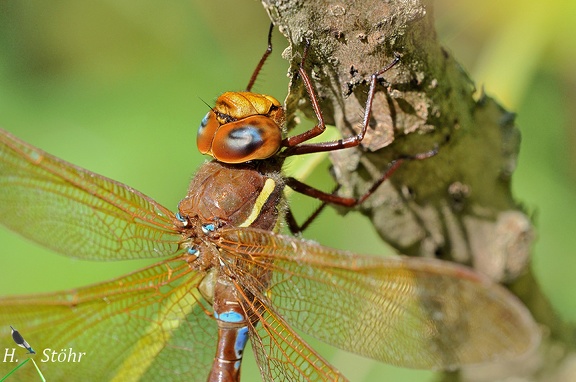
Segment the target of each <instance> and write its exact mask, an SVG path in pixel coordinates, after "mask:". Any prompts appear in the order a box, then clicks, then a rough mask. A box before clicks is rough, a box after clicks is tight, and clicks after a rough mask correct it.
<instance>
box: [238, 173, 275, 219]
mask: <svg viewBox="0 0 576 382" xmlns="http://www.w3.org/2000/svg"><path fill="white" fill-rule="evenodd" d="M275 187H276V183H275V182H274V181H273V180H272V179H271V178H268V179H266V181H265V182H264V187H262V191H261V192H260V195H258V197H257V198H256V201H255V202H254V207H252V212H251V213H250V216H248V218H246V220H244V222H242V224H240V225H239V227H250V226H251V225H252V223H254V220H256V219H257V218H258V216H260V211H262V207H263V206H264V204H265V203H266V202H267V201H268V198H269V197H270V195H272V193H273V192H274V188H275Z"/></svg>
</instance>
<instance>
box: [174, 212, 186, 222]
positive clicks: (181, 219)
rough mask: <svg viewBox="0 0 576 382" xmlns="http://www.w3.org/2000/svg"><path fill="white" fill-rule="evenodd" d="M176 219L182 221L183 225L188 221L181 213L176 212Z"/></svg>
mask: <svg viewBox="0 0 576 382" xmlns="http://www.w3.org/2000/svg"><path fill="white" fill-rule="evenodd" d="M176 219H178V220H180V221H181V222H182V223H185V222H186V219H184V218H183V217H182V215H180V212H176Z"/></svg>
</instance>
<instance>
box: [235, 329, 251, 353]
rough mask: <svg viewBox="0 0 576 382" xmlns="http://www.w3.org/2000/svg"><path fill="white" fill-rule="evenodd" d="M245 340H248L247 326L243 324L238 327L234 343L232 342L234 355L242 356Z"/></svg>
mask: <svg viewBox="0 0 576 382" xmlns="http://www.w3.org/2000/svg"><path fill="white" fill-rule="evenodd" d="M247 342H248V327H247V326H243V327H241V328H240V329H238V335H237V337H236V343H234V352H235V353H236V357H238V358H242V353H243V352H244V348H245V347H246V343H247Z"/></svg>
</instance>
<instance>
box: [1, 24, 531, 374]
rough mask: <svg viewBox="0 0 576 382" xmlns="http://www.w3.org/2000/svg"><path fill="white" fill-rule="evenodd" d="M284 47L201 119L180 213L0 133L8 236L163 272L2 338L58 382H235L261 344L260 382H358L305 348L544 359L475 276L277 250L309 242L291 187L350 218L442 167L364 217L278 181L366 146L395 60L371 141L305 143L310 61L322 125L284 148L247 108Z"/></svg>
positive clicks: (500, 296)
mask: <svg viewBox="0 0 576 382" xmlns="http://www.w3.org/2000/svg"><path fill="white" fill-rule="evenodd" d="M271 33H272V27H271V28H270V32H269V35H268V48H267V50H266V53H265V54H264V56H263V57H262V59H261V60H260V62H259V63H258V66H257V68H256V70H255V71H254V74H253V75H252V77H251V79H250V82H249V84H248V87H247V90H246V91H245V92H227V93H224V94H223V95H221V96H220V97H219V98H218V99H217V101H216V104H215V106H214V107H213V108H211V109H210V111H209V112H208V113H207V114H206V116H205V117H204V118H203V119H202V121H201V123H200V127H199V130H198V140H197V142H198V149H199V150H200V152H201V153H203V154H208V155H211V156H212V157H213V158H214V159H213V160H212V161H210V162H207V163H205V164H203V165H202V166H201V167H200V168H199V169H198V170H197V172H196V174H195V176H194V177H193V179H192V181H191V183H190V186H189V188H188V191H187V194H186V195H185V196H184V198H183V199H182V200H181V201H180V203H179V204H178V207H177V211H175V212H173V211H172V210H170V209H169V208H166V207H164V206H162V205H160V204H159V203H157V202H156V201H154V200H153V199H152V198H150V197H148V196H146V195H144V194H142V193H141V192H139V191H137V190H135V189H133V188H131V187H129V186H127V185H125V184H122V183H120V182H117V181H115V180H112V179H109V178H106V177H104V176H102V175H98V174H95V173H93V172H91V171H89V170H86V169H83V168H81V167H78V166H76V165H74V164H71V163H68V162H66V161H64V160H63V159H60V158H57V157H55V156H53V155H50V154H49V153H47V152H45V151H43V150H41V149H39V148H37V147H34V146H32V145H31V144H29V143H26V142H24V141H22V140H20V139H19V138H17V137H15V136H14V135H12V134H11V133H9V132H7V131H5V130H0V223H2V224H3V225H4V226H5V227H7V228H8V229H10V230H12V231H14V232H16V233H18V234H20V235H22V236H23V237H25V238H27V239H30V240H32V241H34V242H36V243H38V244H40V245H42V246H45V247H47V248H50V249H51V250H53V251H54V252H57V253H60V254H62V255H64V256H69V257H74V258H79V259H83V260H96V261H114V260H127V259H157V262H156V263H155V264H153V265H149V266H147V267H144V268H143V269H140V270H137V271H134V272H132V273H129V274H127V275H124V276H121V277H118V278H115V279H112V280H109V281H104V282H101V283H97V284H95V285H89V286H86V287H81V288H76V289H71V290H66V291H61V292H51V293H43V294H33V295H14V296H4V297H0V338H3V337H5V334H6V335H9V333H5V332H4V327H7V328H8V327H9V326H8V325H9V324H7V325H4V323H11V324H12V325H14V326H16V327H18V328H20V329H21V330H24V331H25V333H26V338H27V340H28V341H30V343H33V344H34V346H35V348H36V349H37V353H38V354H36V356H39V357H41V361H42V362H41V364H40V367H41V368H43V373H44V375H45V376H46V379H47V380H49V381H56V380H66V381H74V380H86V379H92V380H102V381H104V380H111V381H112V380H114V381H136V380H146V381H160V380H162V381H209V382H215V381H220V382H235V381H239V380H240V371H241V365H242V358H243V353H244V350H245V347H246V345H247V343H248V342H250V343H251V346H252V349H253V352H254V355H255V359H256V363H257V365H258V368H259V370H260V374H261V377H262V379H263V380H264V381H346V380H347V379H346V377H345V376H344V375H342V373H340V372H339V371H338V369H337V368H336V367H335V366H333V365H331V364H330V363H329V362H328V361H327V360H326V359H325V358H324V357H323V356H322V355H320V354H319V353H318V352H317V351H315V350H314V349H313V348H312V347H311V346H310V345H309V344H308V343H307V342H306V341H305V340H304V339H303V338H302V335H301V333H308V334H311V335H313V336H314V337H317V338H318V339H320V340H322V341H324V342H327V343H329V344H331V345H333V346H335V347H338V348H341V349H345V350H347V351H350V352H353V353H357V354H359V355H362V356H365V357H370V358H373V359H376V360H379V361H382V362H386V363H390V364H393V365H398V366H403V367H410V368H422V369H436V370H453V369H456V368H458V367H460V366H463V365H469V364H477V363H482V362H490V361H498V360H503V359H509V358H514V357H518V356H521V355H523V354H525V353H527V352H529V351H530V350H532V349H534V347H535V346H536V345H537V343H538V340H539V336H538V330H537V326H536V323H535V322H534V320H533V319H532V317H531V315H530V313H529V312H528V310H527V309H526V308H525V307H524V305H523V304H522V303H521V302H520V301H519V300H518V299H517V298H516V297H515V296H514V295H512V294H511V293H510V292H508V291H507V290H506V289H505V288H503V287H502V286H499V285H498V284H495V283H493V282H491V281H489V280H488V279H487V278H486V277H483V276H482V275H480V274H477V273H475V272H474V271H473V270H471V269H469V268H467V267H464V266H461V265H457V264H454V263H449V262H444V261H441V260H437V259H424V258H411V257H402V256H396V257H377V256H367V255H359V254H355V253H351V252H347V251H341V250H335V249H330V248H327V247H324V246H321V245H319V244H317V243H314V242H312V241H308V240H304V239H302V238H300V237H297V236H291V235H289V234H283V233H282V232H281V228H282V226H283V225H285V224H286V225H287V226H288V227H289V228H290V230H291V231H293V232H298V231H301V230H302V226H298V225H297V223H296V221H295V219H294V217H293V216H291V213H290V209H289V205H288V203H287V202H286V200H285V196H284V191H285V189H286V187H289V188H292V189H294V190H295V191H297V192H301V193H304V194H307V195H310V196H312V197H315V198H317V199H320V200H321V201H322V202H323V203H333V204H340V205H345V206H354V205H357V204H359V203H361V202H362V201H363V200H365V199H366V198H367V197H369V196H370V193H371V192H373V190H374V189H376V188H377V187H378V186H379V184H381V183H382V182H383V181H385V180H386V179H387V178H388V177H389V176H390V175H391V174H392V172H393V171H394V170H395V169H396V168H397V167H398V166H399V164H400V163H401V162H402V161H403V160H405V159H406V160H407V159H423V158H425V157H428V156H431V155H434V152H432V153H427V154H424V155H415V156H412V157H410V158H408V157H407V158H400V159H399V160H398V161H395V162H393V163H392V164H391V165H390V166H389V167H388V169H387V170H386V171H385V172H384V174H383V176H382V178H381V179H379V180H378V181H377V182H376V183H375V185H374V186H373V187H372V188H371V190H369V191H368V192H367V193H366V194H365V195H364V196H362V197H360V198H357V199H354V198H347V197H342V196H339V195H337V194H332V193H327V192H323V191H320V190H318V189H316V188H312V187H310V186H307V185H306V184H304V183H302V182H301V181H299V180H296V179H293V178H288V177H285V176H283V175H282V165H283V163H284V160H285V158H287V157H289V156H293V155H303V154H309V153H315V152H321V151H331V150H340V149H344V148H349V147H354V146H357V145H358V144H359V143H360V142H361V140H362V137H363V134H364V133H365V132H366V130H367V127H368V122H369V119H370V110H371V104H372V99H373V96H374V92H375V90H376V87H377V85H378V77H379V76H380V75H381V74H383V72H385V71H386V70H388V69H389V68H391V67H392V66H393V65H395V64H396V63H397V62H396V61H397V60H395V61H394V62H393V63H392V64H391V65H389V66H387V67H386V68H384V69H383V70H380V71H379V72H377V73H375V74H374V75H372V76H371V78H370V89H369V94H368V100H367V104H366V111H365V116H364V123H363V126H362V131H361V133H360V134H359V135H355V136H352V137H350V138H344V139H341V140H339V141H336V142H325V143H310V142H309V140H310V139H311V138H313V137H316V136H319V135H321V134H322V132H323V131H324V129H325V126H324V122H323V117H322V113H321V110H320V107H319V105H318V100H317V98H316V95H315V92H314V89H313V86H312V82H311V80H310V78H309V77H308V75H307V74H306V70H305V61H306V60H305V57H306V55H307V51H308V49H309V45H310V44H309V43H308V44H306V48H305V51H304V52H305V53H304V54H303V58H302V62H301V64H300V66H299V68H298V76H299V78H300V79H301V80H302V81H303V84H304V86H305V88H306V90H307V93H308V96H309V97H310V100H311V105H312V107H313V109H314V111H315V112H316V116H317V117H318V123H317V125H316V126H314V127H313V128H312V129H310V130H308V131H306V132H304V133H302V134H299V135H295V136H291V137H287V138H286V137H285V132H284V130H283V129H284V124H285V121H284V119H285V114H284V109H283V107H282V105H281V104H280V102H278V101H277V100H276V99H275V98H273V97H271V96H268V95H264V94H258V93H253V92H251V88H252V86H253V84H254V81H255V79H256V76H257V75H258V72H259V71H260V68H261V67H262V65H263V64H264V62H265V60H266V58H267V57H268V55H269V54H270V53H271V52H272V45H271ZM305 224H306V223H305ZM8 255H10V254H3V256H8ZM60 356H62V361H60V360H59V359H58V357H60ZM72 356H74V358H72ZM44 360H46V361H45V362H44ZM9 366H10V365H7V364H6V363H2V364H0V368H1V369H0V371H4V369H5V368H7V367H9ZM25 369H26V368H21V369H20V370H18V372H17V373H14V376H13V377H12V378H19V379H20V380H32V378H34V372H35V371H34V370H25ZM30 369H31V368H30ZM27 373H30V374H27ZM16 380H17V379H16Z"/></svg>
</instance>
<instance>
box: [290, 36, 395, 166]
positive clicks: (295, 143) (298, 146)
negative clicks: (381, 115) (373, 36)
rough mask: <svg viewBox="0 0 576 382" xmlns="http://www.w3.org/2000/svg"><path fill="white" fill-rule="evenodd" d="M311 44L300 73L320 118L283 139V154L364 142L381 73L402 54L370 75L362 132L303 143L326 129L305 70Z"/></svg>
mask: <svg viewBox="0 0 576 382" xmlns="http://www.w3.org/2000/svg"><path fill="white" fill-rule="evenodd" d="M309 46H310V43H309V42H308V43H307V44H306V46H305V48H304V54H303V55H302V61H301V62H300V66H299V68H298V74H299V75H300V78H301V79H302V82H303V83H304V87H305V88H306V92H307V93H308V96H309V97H310V104H311V106H312V109H313V110H314V113H315V114H316V117H317V118H318V123H317V124H316V126H314V127H313V128H311V129H310V130H308V131H305V132H304V133H302V134H298V135H295V136H292V137H288V138H286V139H284V140H283V141H282V145H283V146H284V147H286V149H285V150H284V151H283V152H282V155H283V156H293V155H302V154H310V153H317V152H325V151H335V150H342V149H346V148H350V147H356V146H358V145H359V144H360V142H362V140H363V139H364V135H365V134H366V131H367V130H368V125H369V123H370V115H371V114H372V102H373V100H374V94H375V93H376V85H377V82H378V78H379V76H380V75H382V74H384V73H385V72H387V71H388V70H390V69H392V68H393V67H394V66H395V65H396V64H397V63H398V62H400V56H398V55H397V54H395V56H394V60H393V61H392V62H391V63H390V64H388V65H387V66H386V67H384V68H383V69H381V70H379V71H377V72H376V73H374V74H372V76H371V77H370V89H369V90H368V98H367V100H366V107H365V109H364V117H363V119H362V128H361V129H360V132H359V133H358V134H356V135H353V136H351V137H348V138H344V139H339V140H337V141H331V142H320V143H309V144H302V143H303V142H306V141H308V140H310V139H312V138H314V137H317V136H318V135H320V134H322V133H323V132H324V131H325V130H326V125H325V124H324V117H323V116H322V111H321V110H320V104H319V102H318V96H317V95H316V92H315V91H314V88H313V87H312V81H311V80H310V77H309V76H308V74H307V73H306V71H305V70H304V60H305V59H306V56H307V54H308V48H309Z"/></svg>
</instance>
